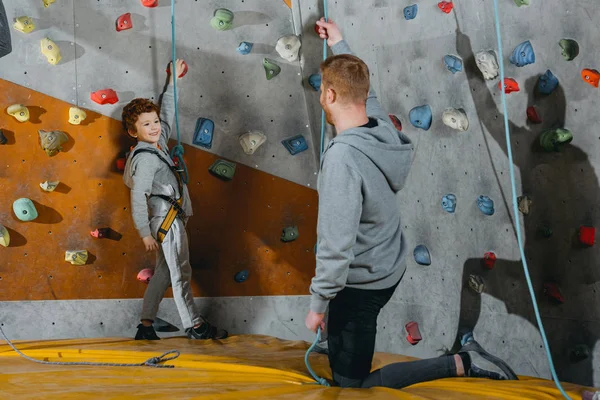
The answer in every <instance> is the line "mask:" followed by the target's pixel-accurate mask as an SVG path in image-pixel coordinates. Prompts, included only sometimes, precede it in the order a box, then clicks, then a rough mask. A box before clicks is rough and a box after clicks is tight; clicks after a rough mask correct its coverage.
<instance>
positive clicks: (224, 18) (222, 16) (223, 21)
mask: <svg viewBox="0 0 600 400" xmlns="http://www.w3.org/2000/svg"><path fill="white" fill-rule="evenodd" d="M210 25H211V26H212V27H213V28H215V29H216V30H218V31H227V30H229V29H231V28H233V13H232V12H231V11H229V10H228V9H226V8H219V9H217V10H215V13H214V16H213V17H212V19H211V20H210Z"/></svg>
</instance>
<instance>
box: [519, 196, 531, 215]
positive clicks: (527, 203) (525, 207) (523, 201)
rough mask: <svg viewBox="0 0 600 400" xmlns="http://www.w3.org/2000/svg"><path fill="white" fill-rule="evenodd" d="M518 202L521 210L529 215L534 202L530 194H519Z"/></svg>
mask: <svg viewBox="0 0 600 400" xmlns="http://www.w3.org/2000/svg"><path fill="white" fill-rule="evenodd" d="M517 203H518V204H519V211H521V212H522V213H523V215H529V212H530V211H531V203H532V201H531V199H530V198H529V196H519V198H517Z"/></svg>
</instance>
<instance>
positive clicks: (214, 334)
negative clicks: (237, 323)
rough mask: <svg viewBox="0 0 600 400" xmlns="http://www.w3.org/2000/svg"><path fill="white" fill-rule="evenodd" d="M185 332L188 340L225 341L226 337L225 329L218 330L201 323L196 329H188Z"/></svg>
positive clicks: (208, 324) (206, 323)
mask: <svg viewBox="0 0 600 400" xmlns="http://www.w3.org/2000/svg"><path fill="white" fill-rule="evenodd" d="M186 332H187V336H188V338H190V339H225V338H226V337H227V336H228V333H227V331H226V330H225V329H219V328H217V327H216V326H213V325H211V324H210V323H208V322H203V323H202V325H200V326H199V327H197V328H188V329H187V330H186Z"/></svg>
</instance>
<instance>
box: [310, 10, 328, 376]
mask: <svg viewBox="0 0 600 400" xmlns="http://www.w3.org/2000/svg"><path fill="white" fill-rule="evenodd" d="M325 1H327V0H325ZM320 341H321V327H320V326H319V328H318V329H317V337H315V341H314V342H313V344H312V345H311V346H310V347H309V348H308V350H307V351H306V354H305V355H304V363H305V364H306V368H307V369H308V372H309V373H310V374H311V375H312V377H313V378H314V380H315V381H317V383H318V384H319V385H323V386H327V387H330V386H331V385H330V384H329V382H327V380H326V379H325V378H321V377H319V375H317V374H316V373H315V371H313V369H312V368H311V367H310V362H308V356H309V355H310V353H312V352H313V350H314V349H315V347H317V344H319V342H320Z"/></svg>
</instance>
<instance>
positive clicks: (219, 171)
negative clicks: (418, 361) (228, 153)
mask: <svg viewBox="0 0 600 400" xmlns="http://www.w3.org/2000/svg"><path fill="white" fill-rule="evenodd" d="M235 168H236V164H235V163H232V162H229V161H225V160H217V161H215V162H214V163H213V164H212V165H211V166H210V167H209V168H208V171H209V172H210V173H211V174H213V175H214V176H215V177H217V178H219V179H222V180H224V181H230V180H232V179H233V176H234V175H235Z"/></svg>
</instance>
